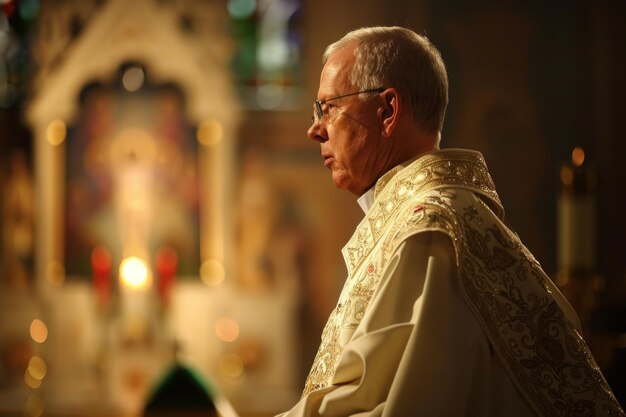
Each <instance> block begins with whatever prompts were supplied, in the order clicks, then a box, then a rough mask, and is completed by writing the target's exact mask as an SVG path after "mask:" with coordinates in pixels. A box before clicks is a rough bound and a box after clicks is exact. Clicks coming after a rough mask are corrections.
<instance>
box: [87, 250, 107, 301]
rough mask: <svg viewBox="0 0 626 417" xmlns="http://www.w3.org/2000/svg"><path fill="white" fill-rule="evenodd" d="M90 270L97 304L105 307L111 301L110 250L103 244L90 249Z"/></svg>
mask: <svg viewBox="0 0 626 417" xmlns="http://www.w3.org/2000/svg"><path fill="white" fill-rule="evenodd" d="M91 271H92V278H93V289H94V292H95V294H96V298H97V300H98V305H99V306H100V308H102V309H106V308H108V306H109V303H110V301H111V252H109V250H108V249H107V248H105V247H104V246H100V245H98V246H95V247H94V248H93V250H92V251H91Z"/></svg>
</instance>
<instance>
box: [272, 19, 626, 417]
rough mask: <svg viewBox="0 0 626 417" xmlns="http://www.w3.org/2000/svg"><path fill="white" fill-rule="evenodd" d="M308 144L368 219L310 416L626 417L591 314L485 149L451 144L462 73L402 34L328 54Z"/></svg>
mask: <svg viewBox="0 0 626 417" xmlns="http://www.w3.org/2000/svg"><path fill="white" fill-rule="evenodd" d="M323 62H324V67H323V69H322V73H321V76H320V84H319V90H318V97H317V100H315V102H314V104H313V118H312V125H311V127H310V129H309V131H308V137H309V138H310V139H312V140H314V141H316V142H318V143H319V145H320V149H321V156H322V158H323V162H324V165H325V166H326V167H327V168H328V169H329V170H330V172H331V176H332V181H333V182H334V184H335V185H336V186H337V187H338V188H340V189H345V190H348V191H350V192H351V193H353V194H354V195H356V196H358V203H359V205H360V206H361V207H362V209H363V211H364V212H365V217H364V218H363V220H362V221H361V223H360V224H359V225H358V226H357V228H356V231H355V232H354V234H353V236H352V237H351V239H350V240H349V242H348V243H347V244H346V245H345V247H344V248H343V256H344V259H345V262H346V266H347V270H348V277H347V279H346V281H345V285H344V288H343V290H342V292H341V295H340V297H339V300H338V302H337V305H336V307H335V309H334V310H333V311H332V313H331V315H330V317H329V319H328V323H327V324H326V327H325V328H324V331H323V333H322V336H321V345H320V347H319V350H318V353H317V356H316V357H315V360H314V363H313V366H312V368H311V371H310V374H309V376H308V379H307V381H306V384H305V388H304V392H303V394H302V398H301V399H300V401H299V402H298V403H297V404H295V405H294V407H293V408H292V409H291V410H290V411H288V412H286V413H284V414H282V416H283V417H296V416H297V417H300V416H325V417H331V416H332V417H339V416H363V417H364V416H494V417H496V416H498V417H499V416H508V417H511V416H532V415H538V416H596V415H597V416H624V415H625V414H624V412H623V410H622V408H621V407H620V405H619V404H618V402H617V401H616V399H615V397H614V395H613V393H612V392H611V389H610V387H609V386H608V385H607V383H606V380H605V379H604V377H603V375H602V373H601V372H600V369H599V368H598V366H597V365H596V363H595V361H594V359H593V357H592V355H591V353H590V351H589V348H588V347H587V345H586V344H585V341H584V340H583V338H582V337H581V331H580V325H579V322H578V318H577V316H576V314H575V312H574V311H573V310H572V308H571V307H570V306H569V304H568V303H567V301H566V300H565V299H564V297H563V296H562V295H561V294H560V293H559V291H558V289H557V288H556V287H555V286H554V285H553V284H552V282H551V281H550V279H549V278H548V277H547V276H546V274H545V273H544V272H543V271H542V269H541V266H540V265H539V263H538V262H537V261H536V260H535V259H534V257H533V255H532V254H531V253H530V252H529V251H528V250H527V249H526V248H525V247H524V245H523V244H522V243H521V242H520V240H519V238H518V236H517V235H516V234H515V233H514V232H513V231H511V230H510V229H509V228H508V227H507V226H506V225H505V223H504V221H503V216H504V210H503V208H502V205H501V202H500V199H499V198H498V194H497V192H496V190H495V187H494V184H493V182H492V180H491V177H490V175H489V172H488V170H487V166H486V164H485V161H484V159H483V157H482V155H481V154H480V153H478V152H475V151H471V150H461V149H446V150H442V149H440V148H439V142H440V138H441V129H442V125H443V121H444V116H445V111H446V107H447V104H448V78H447V74H446V69H445V66H444V63H443V61H442V59H441V56H440V54H439V52H438V51H437V49H436V48H435V47H434V46H433V45H432V44H431V43H430V42H429V40H428V39H426V38H425V37H423V36H420V35H417V34H416V33H414V32H413V31H411V30H408V29H405V28H400V27H372V28H363V29H359V30H355V31H353V32H350V33H348V34H347V35H345V36H344V37H343V38H342V39H340V40H339V41H337V42H335V43H333V44H332V45H330V46H329V47H328V48H327V49H326V52H325V53H324V57H323Z"/></svg>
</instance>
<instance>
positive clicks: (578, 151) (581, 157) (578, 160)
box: [572, 147, 585, 167]
mask: <svg viewBox="0 0 626 417" xmlns="http://www.w3.org/2000/svg"><path fill="white" fill-rule="evenodd" d="M583 162H585V151H584V150H583V148H580V147H576V148H574V150H573V151H572V164H574V166H576V167H579V166H581V165H582V164H583Z"/></svg>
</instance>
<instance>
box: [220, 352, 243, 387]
mask: <svg viewBox="0 0 626 417" xmlns="http://www.w3.org/2000/svg"><path fill="white" fill-rule="evenodd" d="M218 366H219V370H220V373H221V374H222V375H223V376H225V377H227V378H229V379H234V380H236V379H238V378H241V377H242V376H243V374H244V366H243V361H242V360H241V357H239V355H237V354H235V353H226V354H224V355H222V357H221V358H220V360H219V364H218Z"/></svg>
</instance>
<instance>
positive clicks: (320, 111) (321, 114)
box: [311, 87, 385, 123]
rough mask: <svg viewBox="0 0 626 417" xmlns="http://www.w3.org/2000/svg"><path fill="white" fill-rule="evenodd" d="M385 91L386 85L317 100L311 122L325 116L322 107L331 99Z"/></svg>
mask: <svg viewBox="0 0 626 417" xmlns="http://www.w3.org/2000/svg"><path fill="white" fill-rule="evenodd" d="M383 91H385V88H384V87H378V88H372V89H369V90H363V91H357V92H356V93H350V94H344V95H341V96H337V97H333V98H327V99H326V100H315V102H314V103H313V115H312V116H311V122H312V123H315V122H317V121H319V120H322V118H323V117H324V109H323V108H322V105H324V104H326V103H327V102H329V101H333V100H339V99H340V98H344V97H350V96H356V95H357V94H362V93H381V92H383Z"/></svg>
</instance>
